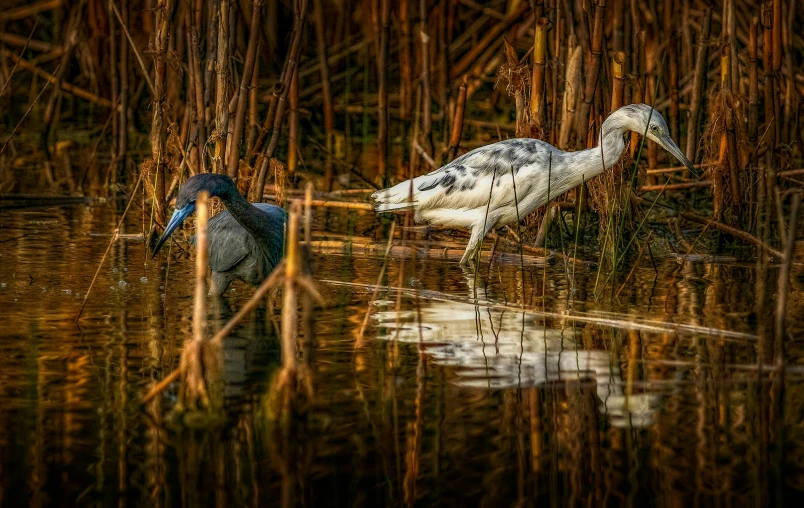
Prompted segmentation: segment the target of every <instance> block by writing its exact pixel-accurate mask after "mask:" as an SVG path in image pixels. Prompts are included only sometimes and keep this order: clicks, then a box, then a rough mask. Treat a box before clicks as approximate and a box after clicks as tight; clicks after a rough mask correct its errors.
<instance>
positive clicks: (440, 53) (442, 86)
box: [433, 0, 450, 163]
mask: <svg viewBox="0 0 804 508" xmlns="http://www.w3.org/2000/svg"><path fill="white" fill-rule="evenodd" d="M448 1H450V0H438V5H437V6H436V8H435V11H436V19H437V21H438V23H437V26H436V27H435V32H436V39H437V44H436V47H435V48H433V49H434V50H435V51H436V55H435V59H436V66H437V68H438V82H437V85H438V86H437V88H436V95H437V97H438V99H439V101H438V102H439V104H438V106H439V108H438V109H439V114H440V116H441V120H442V122H443V124H442V133H443V148H444V149H443V152H446V151H447V146H446V145H447V142H448V139H449V130H448V129H449V111H450V100H449V99H450V97H449V93H450V90H449V88H448V86H449V85H448V83H449V43H448V42H447V2H448ZM441 152H442V150H439V151H436V150H435V146H434V147H433V153H434V154H436V155H440V154H441ZM439 159H440V157H439ZM440 162H441V161H440V160H439V163H440Z"/></svg>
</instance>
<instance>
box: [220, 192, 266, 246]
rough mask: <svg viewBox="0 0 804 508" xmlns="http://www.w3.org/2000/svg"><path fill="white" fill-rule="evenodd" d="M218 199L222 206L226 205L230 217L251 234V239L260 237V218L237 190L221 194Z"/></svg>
mask: <svg viewBox="0 0 804 508" xmlns="http://www.w3.org/2000/svg"><path fill="white" fill-rule="evenodd" d="M219 197H220V198H221V201H223V204H225V205H226V209H227V210H229V213H231V214H232V217H234V218H235V220H236V221H237V222H238V223H240V225H241V226H243V228H244V229H245V230H246V231H248V232H249V233H251V236H252V237H254V238H260V237H261V235H262V234H263V228H262V227H261V219H262V217H261V216H260V215H259V213H260V212H259V211H258V210H257V209H256V208H254V206H253V205H252V204H251V203H249V202H248V200H247V199H246V198H244V197H243V195H242V194H240V193H239V192H238V191H237V189H232V190H230V191H228V192H226V193H223V194H221V195H220V196H219Z"/></svg>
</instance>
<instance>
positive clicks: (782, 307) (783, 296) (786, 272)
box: [774, 194, 801, 367]
mask: <svg viewBox="0 0 804 508" xmlns="http://www.w3.org/2000/svg"><path fill="white" fill-rule="evenodd" d="M800 204H801V194H794V195H793V202H792V203H791V204H790V220H789V222H788V224H789V225H790V228H789V230H788V231H789V234H788V235H787V241H786V242H785V245H784V253H783V257H782V266H781V267H780V269H779V280H778V288H779V289H778V291H777V295H778V296H777V298H776V316H775V322H774V325H775V326H774V330H775V332H776V348H777V358H776V365H777V366H780V367H781V366H783V365H784V361H785V354H784V342H785V320H786V317H787V315H788V313H787V298H788V286H789V283H790V265H791V264H792V262H793V254H794V251H795V245H796V230H797V228H796V227H795V226H796V220H797V219H798V209H799V206H800Z"/></svg>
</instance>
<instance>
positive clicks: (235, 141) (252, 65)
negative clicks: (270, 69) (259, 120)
mask: <svg viewBox="0 0 804 508" xmlns="http://www.w3.org/2000/svg"><path fill="white" fill-rule="evenodd" d="M261 15H262V0H253V1H252V5H251V26H250V29H249V30H250V31H249V36H248V47H247V49H246V61H245V63H244V64H243V75H242V76H241V77H240V88H239V90H238V94H237V111H236V112H235V120H234V131H233V132H232V140H231V147H230V151H229V157H228V164H227V166H228V168H227V172H228V174H229V178H232V179H235V178H237V169H238V167H239V166H240V141H241V140H242V139H243V130H244V129H245V125H246V107H247V106H248V100H247V95H248V92H249V84H250V83H252V82H253V81H254V80H255V79H256V72H255V70H256V61H257V46H258V44H259V40H260V39H259V35H260V19H261ZM227 65H228V64H227ZM226 108H227V110H228V108H229V105H228V104H226ZM252 109H253V108H252Z"/></svg>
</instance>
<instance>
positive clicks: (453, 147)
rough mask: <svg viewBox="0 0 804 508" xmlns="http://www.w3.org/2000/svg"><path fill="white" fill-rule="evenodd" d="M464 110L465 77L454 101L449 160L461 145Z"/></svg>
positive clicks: (454, 155)
mask: <svg viewBox="0 0 804 508" xmlns="http://www.w3.org/2000/svg"><path fill="white" fill-rule="evenodd" d="M465 111H466V79H464V80H463V83H461V86H460V87H459V88H458V99H457V100H456V102H455V115H454V116H453V117H452V134H451V135H450V141H449V158H450V160H452V159H454V158H455V157H457V156H458V148H459V147H460V145H461V133H462V132H463V116H464V112H465Z"/></svg>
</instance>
